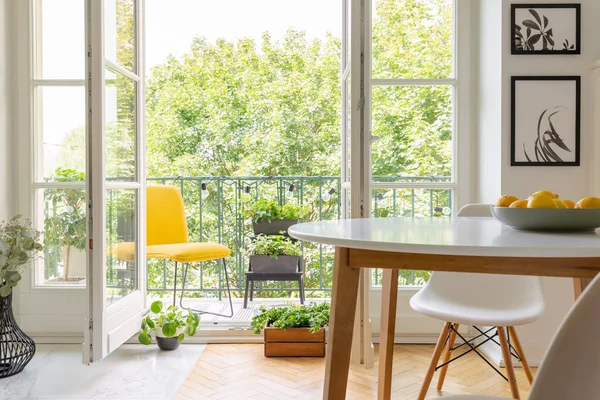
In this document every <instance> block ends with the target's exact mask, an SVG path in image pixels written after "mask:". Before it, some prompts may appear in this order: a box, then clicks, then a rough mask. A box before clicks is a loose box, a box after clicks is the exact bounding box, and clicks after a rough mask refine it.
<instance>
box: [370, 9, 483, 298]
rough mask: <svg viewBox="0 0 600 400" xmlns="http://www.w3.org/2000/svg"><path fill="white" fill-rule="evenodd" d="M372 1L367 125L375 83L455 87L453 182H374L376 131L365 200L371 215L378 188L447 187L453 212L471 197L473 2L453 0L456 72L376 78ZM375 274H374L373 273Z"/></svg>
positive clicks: (378, 287) (405, 288) (374, 287)
mask: <svg viewBox="0 0 600 400" xmlns="http://www.w3.org/2000/svg"><path fill="white" fill-rule="evenodd" d="M366 1H368V5H369V6H368V7H365V8H366V13H367V15H365V24H366V25H367V27H366V32H367V38H365V39H366V40H365V42H366V46H367V48H366V49H365V53H366V55H365V57H364V64H365V70H366V73H365V86H366V87H367V88H368V90H365V110H366V111H367V112H366V113H365V115H366V121H365V126H368V127H369V129H372V128H371V127H372V117H373V115H372V114H373V113H372V94H373V89H374V88H375V87H406V86H450V87H452V176H451V180H450V182H374V181H373V178H372V160H371V148H372V143H373V141H374V140H376V138H375V137H374V136H373V134H372V132H371V135H370V140H371V142H370V143H369V146H367V148H368V150H367V153H368V154H367V155H366V158H367V159H368V162H367V163H366V165H367V166H368V167H367V169H368V171H367V173H368V176H369V179H368V182H369V187H370V190H369V198H368V201H365V202H366V204H367V205H368V206H369V207H368V212H369V214H368V215H371V210H370V205H371V202H372V196H373V192H374V191H375V190H386V189H387V190H392V189H421V190H429V189H447V190H450V192H451V209H452V215H455V214H456V212H457V211H458V210H459V209H460V207H462V206H463V205H465V204H468V203H469V202H470V201H471V197H472V195H471V182H472V181H473V177H472V172H471V170H470V168H469V165H470V160H471V158H472V156H471V145H470V143H471V139H472V133H471V56H470V49H471V35H472V34H471V4H472V0H453V1H452V8H453V10H452V76H451V77H450V78H446V79H382V78H373V68H372V54H373V53H372V38H373V29H372V28H373V27H372V25H373V7H374V2H375V0H366ZM371 276H372V275H371ZM370 281H371V282H370V286H371V290H372V291H380V290H381V285H374V284H373V279H370ZM420 288H421V286H415V285H410V286H400V290H401V291H406V292H408V293H414V292H417V291H418V290H420Z"/></svg>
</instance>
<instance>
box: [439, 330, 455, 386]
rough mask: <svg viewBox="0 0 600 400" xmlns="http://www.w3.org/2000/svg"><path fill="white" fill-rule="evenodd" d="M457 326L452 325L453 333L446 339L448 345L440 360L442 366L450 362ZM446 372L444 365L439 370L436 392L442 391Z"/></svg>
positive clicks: (446, 367)
mask: <svg viewBox="0 0 600 400" xmlns="http://www.w3.org/2000/svg"><path fill="white" fill-rule="evenodd" d="M458 326H459V325H458V324H454V326H453V329H454V330H453V331H452V332H450V338H449V339H448V343H447V344H446V352H445V353H444V358H442V364H446V363H447V362H448V361H450V358H451V357H452V347H454V342H455V341H456V331H457V330H458ZM447 372H448V365H444V366H443V367H442V368H440V377H439V378H438V383H437V390H442V388H443V387H444V381H445V380H446V373H447Z"/></svg>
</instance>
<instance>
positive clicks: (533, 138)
mask: <svg viewBox="0 0 600 400" xmlns="http://www.w3.org/2000/svg"><path fill="white" fill-rule="evenodd" d="M580 129H581V77H579V76H513V77H512V93H511V165H512V166H579V165H580V162H581V161H580V152H581V143H580V141H581V139H580Z"/></svg>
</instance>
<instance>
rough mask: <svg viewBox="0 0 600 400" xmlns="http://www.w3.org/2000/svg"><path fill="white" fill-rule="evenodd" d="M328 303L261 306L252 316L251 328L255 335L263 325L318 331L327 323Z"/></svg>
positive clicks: (284, 328) (283, 328)
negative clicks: (258, 311)
mask: <svg viewBox="0 0 600 400" xmlns="http://www.w3.org/2000/svg"><path fill="white" fill-rule="evenodd" d="M329 312H330V306H329V303H316V304H312V305H310V306H304V305H293V304H292V305H289V306H286V307H276V308H267V307H265V306H262V307H261V308H260V313H259V314H257V315H255V316H254V317H252V324H251V325H252V329H253V330H254V333H256V334H257V335H258V334H260V333H261V332H262V330H263V328H265V327H270V328H280V329H281V330H286V329H288V328H309V330H310V331H311V332H312V333H315V332H318V331H319V330H320V329H321V328H324V327H325V326H327V325H328V324H329Z"/></svg>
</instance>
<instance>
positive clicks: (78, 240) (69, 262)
mask: <svg viewBox="0 0 600 400" xmlns="http://www.w3.org/2000/svg"><path fill="white" fill-rule="evenodd" d="M69 178H70V179H69V180H71V181H80V182H82V183H83V180H84V175H83V173H80V174H75V173H72V174H70V176H69ZM37 196H39V197H38V203H37V204H41V205H42V206H41V210H40V211H42V212H43V226H38V229H40V230H42V231H43V232H44V257H43V260H42V261H43V271H44V274H43V282H44V283H46V284H77V285H85V277H86V253H85V250H86V249H85V244H86V214H85V212H86V207H85V188H77V189H39V190H38V193H37ZM37 220H38V221H40V222H42V218H38V219H37Z"/></svg>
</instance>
